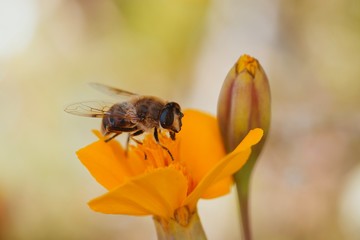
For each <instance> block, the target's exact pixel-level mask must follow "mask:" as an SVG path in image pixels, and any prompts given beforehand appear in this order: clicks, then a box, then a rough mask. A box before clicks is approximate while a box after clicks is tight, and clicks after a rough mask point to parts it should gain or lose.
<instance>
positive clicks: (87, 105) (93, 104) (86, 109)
mask: <svg viewBox="0 0 360 240" xmlns="http://www.w3.org/2000/svg"><path fill="white" fill-rule="evenodd" d="M113 105H114V103H109V102H104V101H85V102H79V103H73V104H70V105H68V106H67V107H66V108H65V112H67V113H70V114H74V115H78V116H84V117H94V118H101V117H103V116H104V115H105V114H107V112H108V111H109V109H110V108H111V106H113Z"/></svg>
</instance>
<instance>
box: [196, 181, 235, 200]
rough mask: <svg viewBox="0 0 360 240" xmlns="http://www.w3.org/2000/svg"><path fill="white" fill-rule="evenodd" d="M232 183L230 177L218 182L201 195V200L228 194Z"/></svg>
mask: <svg viewBox="0 0 360 240" xmlns="http://www.w3.org/2000/svg"><path fill="white" fill-rule="evenodd" d="M233 182H234V180H233V178H232V177H227V178H224V179H221V180H220V181H218V182H216V183H214V184H212V185H211V186H210V187H208V188H207V189H206V190H205V192H204V193H203V194H202V195H201V198H205V199H211V198H217V197H220V196H223V195H225V194H228V193H229V192H230V189H231V186H232V184H233Z"/></svg>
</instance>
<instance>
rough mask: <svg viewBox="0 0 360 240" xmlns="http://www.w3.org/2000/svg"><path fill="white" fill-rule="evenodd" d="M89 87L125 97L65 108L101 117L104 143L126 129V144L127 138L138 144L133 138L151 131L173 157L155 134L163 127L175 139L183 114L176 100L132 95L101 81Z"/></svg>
mask: <svg viewBox="0 0 360 240" xmlns="http://www.w3.org/2000/svg"><path fill="white" fill-rule="evenodd" d="M91 86H93V87H94V88H96V89H98V90H100V91H103V92H105V93H108V94H112V95H116V96H120V97H125V98H126V99H127V100H125V101H122V102H118V103H115V104H113V103H107V102H103V101H85V102H80V103H74V104H71V105H69V106H67V107H66V108H65V111H66V112H68V113H71V114H74V115H78V116H85V117H94V118H102V124H101V132H102V134H103V136H105V137H106V138H105V142H108V141H110V140H112V139H114V138H115V137H117V136H118V135H120V134H122V133H124V132H126V133H128V140H127V145H128V144H129V141H130V139H132V140H133V141H135V142H137V143H138V144H141V142H140V141H139V140H137V139H135V138H134V137H135V136H139V135H141V134H143V133H145V132H150V131H152V130H153V134H154V138H155V140H156V142H157V143H158V144H159V145H160V146H161V147H162V148H163V149H165V150H166V151H167V152H168V153H169V155H170V157H171V158H172V159H173V156H172V154H171V152H170V151H169V149H168V148H167V147H165V146H164V145H162V144H161V143H160V141H159V136H158V135H159V131H160V129H165V130H167V131H168V132H169V135H170V137H171V139H172V140H175V134H176V133H178V132H179V131H180V130H181V126H182V122H181V119H182V117H183V116H184V114H183V113H182V112H181V107H180V105H179V104H178V103H176V102H169V101H166V100H163V99H161V98H158V97H155V96H143V95H139V94H135V93H132V92H128V91H125V90H121V89H118V88H114V87H109V86H106V85H103V84H100V83H91Z"/></svg>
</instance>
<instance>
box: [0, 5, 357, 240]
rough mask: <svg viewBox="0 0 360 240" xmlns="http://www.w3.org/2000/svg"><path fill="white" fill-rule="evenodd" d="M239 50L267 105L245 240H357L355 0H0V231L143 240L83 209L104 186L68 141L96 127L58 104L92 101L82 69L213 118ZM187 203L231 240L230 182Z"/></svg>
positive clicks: (124, 225)
mask: <svg viewBox="0 0 360 240" xmlns="http://www.w3.org/2000/svg"><path fill="white" fill-rule="evenodd" d="M244 53H247V54H250V55H252V56H254V57H256V58H257V59H259V61H260V62H261V64H262V65H263V67H264V69H265V71H266V72H267V75H268V77H269V80H270V85H271V89H272V106H273V109H272V126H271V132H270V136H269V138H268V142H267V145H266V147H265V150H264V152H263V154H262V156H261V158H260V160H259V161H258V164H257V166H256V169H255V172H254V174H253V184H252V196H251V200H252V202H251V212H252V223H253V231H254V239H268V240H271V239H274V240H282V239H284V240H285V239H286V240H289V239H291V240H292V239H294V240H297V239H312V240H313V239H328V240H332V239H334V240H335V239H336V240H337V239H348V240H352V239H354V240H355V239H360V164H359V158H360V157H359V156H360V104H359V103H360V81H359V80H360V79H359V78H360V66H359V63H360V1H358V0H330V1H329V0H326V1H325V0H303V1H295V0H273V1H267V0H258V1H250V0H221V1H220V0H213V1H210V0H195V1H187V0H185V1H184V0H182V1H179V0H175V1H165V0H131V1H130V0H113V1H110V0H106V1H95V0H0V109H1V121H0V123H1V124H0V133H1V135H0V146H1V147H0V239H19V240H22V239H89V240H97V239H126V240H127V239H129V240H132V239H134V240H137V239H156V236H155V230H154V227H153V223H152V219H151V217H132V216H113V215H102V214H99V213H95V212H92V211H90V210H89V209H88V207H87V205H86V202H87V201H88V200H89V199H91V198H93V197H95V196H98V195H100V194H102V193H103V192H105V190H104V189H103V188H102V187H101V186H99V185H98V184H97V183H96V182H95V180H94V179H93V178H92V177H91V176H90V174H89V173H88V172H87V171H86V169H85V168H84V167H83V166H82V165H81V164H80V162H79V161H78V160H77V158H76V156H75V151H76V150H77V149H79V148H81V147H83V146H85V145H87V144H89V143H90V142H92V141H94V140H95V137H94V136H93V135H92V134H91V132H90V129H94V128H98V126H99V124H100V123H99V120H98V119H90V118H80V117H74V116H72V115H68V114H66V113H65V112H64V111H63V109H64V107H65V106H66V105H67V104H69V103H73V102H78V101H82V100H94V99H101V100H108V97H107V96H104V95H102V94H101V93H98V92H96V91H95V90H93V89H92V88H90V87H89V86H88V85H87V83H88V82H93V81H95V82H101V83H104V84H108V85H111V86H117V87H119V88H123V89H127V90H129V91H134V92H137V93H141V94H151V95H157V96H162V97H163V98H165V99H172V100H175V101H177V102H180V103H181V104H182V106H183V107H184V108H189V107H191V108H197V109H202V110H204V111H207V112H210V113H213V114H215V113H216V103H217V97H218V93H219V91H220V87H221V85H222V81H223V80H224V78H225V76H226V74H227V72H228V71H229V69H230V68H231V67H232V65H233V64H234V63H235V61H236V60H237V58H238V57H239V56H240V55H241V54H244ZM198 134H201V133H198ZM233 192H234V191H233ZM199 211H200V217H201V219H202V222H203V224H204V228H205V231H206V232H207V234H208V238H209V239H210V240H217V239H241V234H240V229H239V227H238V225H239V221H238V219H237V215H236V214H237V205H236V200H235V195H234V193H232V194H230V195H228V196H225V197H222V198H219V199H216V200H208V201H205V200H203V201H200V203H199Z"/></svg>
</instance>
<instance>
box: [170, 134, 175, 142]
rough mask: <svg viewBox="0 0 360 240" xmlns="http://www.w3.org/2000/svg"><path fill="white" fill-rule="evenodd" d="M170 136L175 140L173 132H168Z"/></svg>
mask: <svg viewBox="0 0 360 240" xmlns="http://www.w3.org/2000/svg"><path fill="white" fill-rule="evenodd" d="M169 134H170V138H171V140H173V141H175V132H170V133H169Z"/></svg>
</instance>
